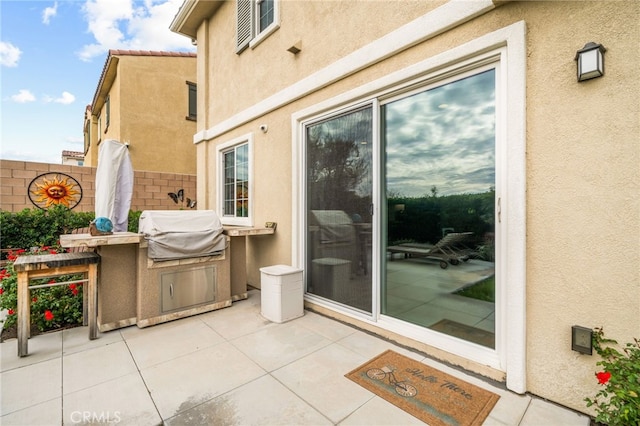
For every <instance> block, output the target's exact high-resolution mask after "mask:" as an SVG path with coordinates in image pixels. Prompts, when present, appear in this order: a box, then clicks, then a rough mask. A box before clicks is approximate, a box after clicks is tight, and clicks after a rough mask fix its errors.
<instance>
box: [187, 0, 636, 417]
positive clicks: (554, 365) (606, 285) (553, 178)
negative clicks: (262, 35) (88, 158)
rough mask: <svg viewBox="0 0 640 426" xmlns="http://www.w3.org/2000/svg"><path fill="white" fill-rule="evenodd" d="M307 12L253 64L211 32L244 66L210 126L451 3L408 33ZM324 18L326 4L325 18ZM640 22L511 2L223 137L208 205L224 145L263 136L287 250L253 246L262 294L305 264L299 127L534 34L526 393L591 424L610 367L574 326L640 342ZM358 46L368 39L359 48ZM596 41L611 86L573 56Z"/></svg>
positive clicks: (203, 166)
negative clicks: (352, 98)
mask: <svg viewBox="0 0 640 426" xmlns="http://www.w3.org/2000/svg"><path fill="white" fill-rule="evenodd" d="M294 4H295V5H294ZM301 4H302V2H293V3H291V2H283V5H282V10H281V13H282V27H281V28H280V29H279V30H278V31H277V32H275V33H274V34H273V35H272V36H271V37H269V38H268V39H267V40H265V41H264V42H263V44H261V45H259V46H257V47H256V49H254V50H253V51H248V52H243V54H241V55H240V58H237V57H236V56H235V53H233V52H234V50H233V45H232V44H231V45H229V43H230V41H229V37H225V36H221V34H222V32H225V34H226V35H229V34H233V28H232V24H230V23H229V22H233V10H230V9H229V7H226V6H227V5H224V6H223V7H222V8H221V9H220V11H219V13H218V14H217V15H216V16H215V17H214V19H212V20H211V24H210V28H209V29H208V30H207V31H210V32H211V35H210V36H209V37H208V40H210V41H211V42H212V43H213V44H212V45H211V46H206V47H205V46H204V44H203V43H201V41H200V40H199V49H200V48H202V49H205V48H206V49H207V51H208V52H210V53H212V54H215V55H214V58H221V57H224V58H225V59H224V60H221V59H218V62H219V64H220V65H219V67H224V65H225V64H228V63H229V62H226V61H227V60H228V61H230V62H233V63H236V64H241V66H238V67H231V68H232V69H233V70H234V72H233V75H232V74H231V73H230V72H226V71H225V70H223V69H221V68H215V67H214V68H213V70H212V72H213V75H214V76H215V77H214V83H213V84H212V85H211V87H210V88H209V91H210V93H209V96H211V97H212V98H213V97H214V95H215V93H216V91H220V92H219V95H220V97H219V98H218V100H212V103H211V109H210V110H209V111H208V113H207V114H208V120H207V121H208V123H207V126H215V125H216V124H218V123H220V122H224V120H226V119H229V118H232V119H233V118H236V117H238V116H234V115H233V114H236V113H238V115H242V114H243V108H246V107H248V106H250V105H252V104H253V103H255V102H256V101H257V100H260V99H261V98H265V97H267V96H269V95H271V94H273V93H275V92H277V91H278V90H280V89H282V88H283V87H287V86H291V85H293V84H294V83H295V82H296V81H297V79H299V78H302V77H304V76H307V75H309V74H310V73H311V71H313V70H314V68H319V67H322V66H325V65H328V64H331V63H332V62H333V61H335V60H336V59H337V58H339V57H340V56H341V55H344V54H345V53H348V51H349V49H347V50H344V49H346V47H345V46H350V47H353V48H355V47H359V46H362V45H364V44H366V43H367V42H370V41H373V40H374V39H375V38H376V37H378V36H379V35H381V34H384V33H385V32H387V31H389V30H391V29H392V28H393V25H400V24H402V23H404V22H408V20H409V19H410V18H411V17H417V15H419V14H423V13H426V12H427V10H424V8H427V9H430V8H431V7H435V6H437V4H438V3H430V2H429V3H427V4H428V6H423V10H420V9H419V6H416V5H415V4H412V5H410V6H408V9H407V13H406V14H402V13H400V14H396V15H394V16H395V17H396V20H392V23H391V24H388V23H387V15H386V14H385V13H383V12H385V11H387V10H386V8H387V7H397V6H398V4H397V3H393V5H385V2H349V6H348V7H349V8H353V9H350V10H349V12H350V14H347V13H346V10H342V9H341V8H342V7H347V6H344V5H343V3H337V4H336V3H333V5H334V7H333V8H328V9H326V10H325V9H323V10H324V13H322V14H320V13H317V14H315V15H314V14H306V13H302V12H303V11H301V10H298V11H297V12H296V13H297V15H298V16H302V15H303V16H305V18H304V19H302V20H301V21H300V23H298V22H297V21H296V20H291V19H290V18H289V10H288V9H287V5H291V6H290V7H291V8H292V9H291V10H293V9H294V8H296V7H302V5H301ZM322 6H323V5H317V4H315V3H314V7H316V8H321V7H322ZM225 7H226V8H225ZM358 8H363V10H359V9H358ZM365 8H366V9H367V11H366V12H365V11H364V9H365ZM354 14H355V15H356V16H366V25H361V21H356V24H355V26H354V25H353V22H354V21H353V18H352V15H354ZM638 17H640V3H638V2H636V1H620V2H616V3H615V7H612V4H611V3H609V2H599V1H593V2H571V1H567V2H506V3H503V4H501V5H500V6H499V7H497V8H496V9H495V10H492V11H490V12H487V13H485V14H482V15H481V16H479V17H477V18H475V19H473V20H472V21H470V22H468V23H466V24H462V25H460V26H458V27H455V28H452V29H450V30H448V31H446V32H444V33H442V34H440V35H437V36H435V37H433V38H432V39H430V40H428V41H426V42H423V43H419V44H416V45H415V46H413V47H410V48H408V49H407V50H405V51H403V52H401V53H399V54H397V55H394V56H392V57H389V58H387V59H385V60H383V61H382V62H380V63H378V64H376V65H374V66H371V67H368V68H366V69H363V70H361V71H359V72H357V73H355V74H353V75H350V76H347V77H345V78H343V79H339V80H337V81H335V82H333V83H331V84H329V85H327V86H325V87H319V88H318V90H317V91H315V92H313V93H310V94H307V95H305V96H304V97H303V98H302V99H299V100H295V101H293V102H291V103H289V104H286V105H284V106H280V107H279V108H278V109H276V110H274V111H273V112H268V113H266V114H264V115H263V116H261V117H259V118H256V119H252V120H249V121H248V122H246V124H241V125H238V126H235V127H234V126H233V125H229V126H228V127H229V129H228V130H220V132H221V133H220V134H215V136H214V137H213V138H211V139H210V140H209V141H207V142H202V143H201V144H200V145H199V146H198V155H199V163H198V164H199V171H198V173H201V174H200V176H203V175H204V176H206V178H205V180H203V181H201V186H200V188H199V196H200V197H205V199H206V203H207V206H208V207H210V208H214V207H215V173H214V169H215V145H216V144H218V143H223V142H226V141H228V140H230V139H233V138H234V137H237V136H239V135H243V134H246V133H248V132H253V134H254V137H255V146H254V149H255V153H254V155H255V158H256V159H257V160H256V163H255V174H256V179H255V197H256V198H255V203H256V206H257V207H256V210H255V212H256V222H257V223H258V224H260V223H262V222H263V221H266V220H273V221H277V222H278V223H279V226H278V230H277V232H276V235H275V236H274V237H275V238H271V239H267V238H263V239H260V240H258V239H256V240H250V242H249V244H248V259H249V262H250V263H249V266H248V269H249V282H250V283H252V284H253V283H255V282H256V281H257V280H259V275H258V268H259V267H261V266H264V265H267V264H274V263H289V262H290V261H291V258H292V256H293V253H292V244H291V243H292V241H291V238H292V232H293V231H292V230H291V217H292V207H291V206H292V204H294V203H295V199H294V195H293V194H292V190H291V188H292V187H293V186H294V185H295V182H292V179H293V178H292V167H293V166H294V165H293V164H292V157H291V141H292V138H293V135H292V125H291V116H292V114H294V113H295V112H297V111H300V110H302V109H303V108H306V107H309V106H312V105H316V104H318V103H320V102H322V101H324V100H326V99H330V98H333V97H335V96H337V95H339V94H341V93H344V92H345V91H347V90H350V89H353V88H355V87H361V86H362V85H364V84H366V83H368V82H370V81H373V80H375V79H377V78H381V77H383V76H385V75H388V74H389V73H391V72H393V71H396V70H402V69H405V68H407V67H409V66H411V65H412V64H415V63H417V62H419V61H421V60H423V59H424V58H430V57H433V56H434V55H436V54H438V53H441V52H446V51H448V50H450V49H453V48H456V47H457V46H460V45H462V44H464V43H467V42H471V41H473V40H474V39H476V38H478V37H481V36H483V35H485V34H488V33H490V32H492V31H494V30H498V29H501V28H505V27H507V26H509V25H511V24H513V23H515V22H518V21H524V22H525V24H526V28H527V34H526V45H527V51H526V75H525V79H526V89H525V90H526V110H527V113H526V148H527V152H526V194H527V195H526V203H527V204H526V231H527V232H526V236H527V239H526V354H525V355H526V371H527V372H526V390H527V391H529V392H532V393H534V394H537V395H540V396H542V397H544V398H548V399H550V400H552V401H555V402H558V403H560V404H563V405H566V406H569V407H571V408H574V409H576V410H580V411H585V412H588V410H587V409H586V407H585V404H584V401H583V399H584V398H585V397H586V396H593V395H594V394H595V392H596V391H597V384H596V381H595V379H594V376H593V373H594V371H595V370H596V369H597V366H596V365H595V362H596V361H597V358H596V357H594V356H591V357H590V356H585V355H580V354H578V353H576V352H573V351H571V336H570V331H571V326H572V325H574V324H577V325H582V326H586V327H596V326H604V328H605V331H606V332H607V334H608V335H609V336H610V337H612V338H615V339H617V340H619V341H621V342H625V341H631V340H632V338H633V337H639V336H640V272H639V269H638V265H639V264H640V239H639V235H640V214H639V213H640V187H639V183H640V167H638V164H640V152H639V150H640V148H639V146H640V144H639V143H638V135H640V104H639V102H638V93H640V79H638V77H637V70H638V69H640V59H639V58H640V48H639V45H638V43H637V41H638V40H639V39H640V30H639V28H640V24H639V22H640V20H639V19H638ZM303 23H304V24H303ZM350 26H351V27H350ZM376 26H382V28H383V29H382V30H381V32H379V33H378V32H375V31H372V30H370V28H373V27H376ZM285 28H286V30H285ZM341 28H342V29H343V28H351V30H352V32H351V33H350V32H344V33H343V32H341V31H339V30H338V29H341ZM311 29H313V31H312V30H311ZM334 29H336V30H335V32H336V33H339V34H340V36H341V37H343V38H345V39H344V42H342V41H340V42H338V40H333V42H328V43H323V44H322V48H320V47H317V46H320V44H317V45H316V43H317V40H318V39H317V37H319V36H318V34H322V35H326V36H327V37H328V38H329V39H331V37H332V35H331V34H333V32H334V31H333V30H334ZM205 33H206V32H205ZM354 34H357V37H359V38H357V40H355V38H356V36H355V35H354ZM285 35H286V37H285ZM294 35H295V36H294ZM298 38H299V39H301V40H302V52H301V53H299V54H298V55H297V56H293V55H291V54H290V53H288V52H286V48H287V47H289V45H291V44H292V43H293V42H294V41H297V39H298ZM291 39H296V40H291ZM589 41H595V42H598V43H602V44H603V45H604V46H605V47H606V48H607V52H606V55H605V58H606V59H605V61H606V71H605V76H604V77H603V78H600V79H596V80H592V81H589V82H584V83H577V82H576V76H575V67H576V65H575V61H574V56H575V53H576V51H577V50H578V49H580V48H582V47H583V46H584V44H585V43H587V42H589ZM258 51H261V52H262V51H264V53H258ZM280 52H283V53H282V54H281V53H280ZM245 53H246V54H245ZM263 55H265V56H263ZM287 55H290V56H287ZM199 56H200V55H199ZM201 60H202V61H204V59H201ZM234 61H237V62H234ZM256 69H264V70H265V73H266V75H269V76H278V78H271V79H261V80H260V83H261V84H260V87H257V86H255V85H252V84H253V83H248V85H249V86H248V87H249V88H251V89H252V90H246V92H237V93H236V92H233V93H231V92H230V89H229V88H231V87H232V86H233V81H234V80H236V79H237V80H239V81H244V79H246V78H249V77H250V75H251V74H253V75H255V73H256V71H255V70H256ZM209 75H211V74H209ZM242 87H243V88H245V86H242ZM291 90H294V88H292V89H291ZM230 96H231V97H230ZM235 98H239V99H238V100H239V102H238V103H237V104H234V105H233V106H231V105H225V104H224V102H223V100H224V99H235ZM236 106H237V108H236ZM239 122H242V120H239ZM227 123H230V121H227ZM261 124H268V125H269V131H268V133H266V134H262V133H261V132H259V130H258V127H259V125H261ZM205 129H207V128H199V130H205ZM216 130H218V129H216ZM507 250H508V248H507ZM503 285H506V286H508V285H509V283H508V282H506V283H503ZM507 303H508V302H507ZM469 368H471V369H474V367H473V366H469Z"/></svg>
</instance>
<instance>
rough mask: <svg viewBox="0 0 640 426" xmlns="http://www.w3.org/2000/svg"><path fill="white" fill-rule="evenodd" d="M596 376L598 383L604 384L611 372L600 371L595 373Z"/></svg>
mask: <svg viewBox="0 0 640 426" xmlns="http://www.w3.org/2000/svg"><path fill="white" fill-rule="evenodd" d="M596 377H597V378H598V383H600V384H601V385H604V384H606V383H607V382H608V381H609V379H610V378H611V373H609V372H608V371H601V372H599V373H596Z"/></svg>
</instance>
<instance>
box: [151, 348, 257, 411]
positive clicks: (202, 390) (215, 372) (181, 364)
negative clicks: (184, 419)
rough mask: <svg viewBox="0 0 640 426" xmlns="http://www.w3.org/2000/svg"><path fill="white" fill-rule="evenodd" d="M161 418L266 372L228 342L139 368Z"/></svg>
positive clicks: (197, 403) (200, 402)
mask: <svg viewBox="0 0 640 426" xmlns="http://www.w3.org/2000/svg"><path fill="white" fill-rule="evenodd" d="M140 373H141V374H142V377H143V379H144V381H145V383H146V385H147V387H148V389H149V392H150V394H151V398H152V399H153V400H154V402H155V404H156V407H157V408H158V411H159V412H160V415H161V416H162V418H163V419H168V418H170V417H173V416H175V415H176V414H178V413H180V412H182V411H185V410H188V409H190V408H193V407H195V406H196V405H199V404H202V403H203V402H206V401H208V400H210V399H212V398H214V397H216V396H219V395H221V394H223V393H225V392H228V391H230V390H231V389H235V388H236V387H238V386H241V385H243V384H245V383H248V382H250V381H251V380H254V379H256V378H258V377H260V376H263V375H264V374H265V371H264V370H263V369H262V368H260V367H259V366H258V365H257V364H256V363H255V362H253V361H252V360H251V359H249V358H248V357H247V356H245V355H244V354H243V353H242V352H240V351H239V350H238V349H237V348H235V347H234V346H233V345H231V344H230V343H221V344H219V345H216V346H212V347H209V348H206V349H202V350H199V351H196V352H193V353H191V354H189V355H185V356H181V357H178V358H174V359H172V360H170V361H166V362H163V363H161V364H156V365H154V366H152V367H149V368H146V369H143V370H141V371H140Z"/></svg>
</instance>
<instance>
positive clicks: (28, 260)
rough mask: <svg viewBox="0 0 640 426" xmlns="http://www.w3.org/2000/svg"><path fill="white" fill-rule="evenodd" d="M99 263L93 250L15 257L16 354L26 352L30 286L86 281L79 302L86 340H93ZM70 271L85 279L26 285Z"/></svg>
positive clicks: (95, 327) (29, 316)
mask: <svg viewBox="0 0 640 426" xmlns="http://www.w3.org/2000/svg"><path fill="white" fill-rule="evenodd" d="M99 263H100V256H99V255H98V254H97V253H93V252H78V253H58V254H44V255H34V256H30V255H27V256H18V258H17V259H16V261H15V262H14V264H13V268H14V270H15V271H16V273H17V275H18V356H19V357H23V356H26V355H28V344H29V337H30V335H31V294H30V290H31V289H35V288H43V287H52V286H59V285H67V284H71V283H83V284H84V283H86V284H87V285H86V286H85V289H84V292H83V295H84V296H85V297H84V303H83V305H84V306H83V313H85V315H84V320H85V323H86V322H88V323H89V339H90V340H94V339H96V338H97V337H98V322H97V301H98V297H97V283H98V264H99ZM71 274H84V275H85V277H86V278H85V279H82V280H75V281H65V282H59V283H53V284H41V285H33V286H30V285H29V284H30V282H31V280H32V279H35V278H50V277H57V276H60V275H71ZM87 305H88V306H87ZM87 317H88V318H87Z"/></svg>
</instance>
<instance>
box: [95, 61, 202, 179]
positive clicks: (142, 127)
mask: <svg viewBox="0 0 640 426" xmlns="http://www.w3.org/2000/svg"><path fill="white" fill-rule="evenodd" d="M196 116H197V114H196V55H195V54H194V53H180V52H154V51H137V50H110V51H109V55H108V56H107V59H106V61H105V64H104V68H103V70H102V75H101V76H100V80H99V81H98V86H97V88H96V92H95V95H94V97H93V102H92V103H91V105H89V106H87V108H86V110H85V117H84V141H85V147H84V150H85V165H87V166H93V167H95V166H97V162H98V152H99V146H100V142H101V141H103V140H106V139H115V140H118V141H120V142H122V143H127V144H129V149H130V154H131V162H132V164H133V168H134V170H147V171H159V172H166V173H183V174H193V173H195V171H196V149H195V146H194V144H193V134H194V133H195V132H196Z"/></svg>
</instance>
